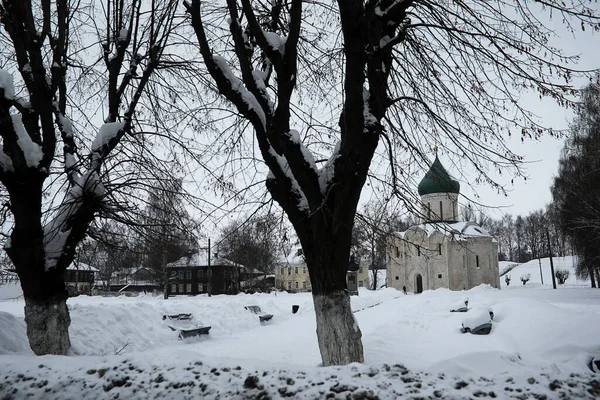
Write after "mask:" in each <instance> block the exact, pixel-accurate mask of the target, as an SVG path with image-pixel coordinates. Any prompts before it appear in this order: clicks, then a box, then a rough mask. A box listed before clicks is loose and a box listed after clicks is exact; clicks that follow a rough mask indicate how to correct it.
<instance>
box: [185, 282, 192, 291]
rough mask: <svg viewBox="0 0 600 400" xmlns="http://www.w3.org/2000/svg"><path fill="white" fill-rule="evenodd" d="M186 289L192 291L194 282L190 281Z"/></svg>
mask: <svg viewBox="0 0 600 400" xmlns="http://www.w3.org/2000/svg"><path fill="white" fill-rule="evenodd" d="M186 289H187V292H188V293H192V284H191V283H188V284H187V287H186Z"/></svg>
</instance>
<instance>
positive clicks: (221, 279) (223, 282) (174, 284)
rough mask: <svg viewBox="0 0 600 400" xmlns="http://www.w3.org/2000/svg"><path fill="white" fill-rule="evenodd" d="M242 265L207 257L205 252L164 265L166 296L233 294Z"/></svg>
mask: <svg viewBox="0 0 600 400" xmlns="http://www.w3.org/2000/svg"><path fill="white" fill-rule="evenodd" d="M242 268H243V265H240V264H237V263H234V262H233V261H230V260H227V259H224V258H218V257H215V258H211V260H210V265H209V260H208V256H207V254H206V253H205V252H198V253H195V254H192V255H190V256H185V257H182V258H180V259H179V260H177V261H175V262H172V263H169V264H167V266H166V268H165V270H166V274H167V280H168V283H167V294H168V295H169V296H174V295H196V294H203V293H208V294H237V293H238V292H239V290H240V286H239V282H240V269H242Z"/></svg>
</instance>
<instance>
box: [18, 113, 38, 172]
mask: <svg viewBox="0 0 600 400" xmlns="http://www.w3.org/2000/svg"><path fill="white" fill-rule="evenodd" d="M10 117H11V119H12V124H13V128H14V130H15V133H16V134H17V144H18V145H19V147H20V148H21V151H22V152H23V157H24V158H25V162H26V163H27V166H28V167H29V168H37V167H38V166H39V165H40V161H42V158H43V156H44V154H43V153H42V148H41V147H40V145H38V144H37V143H35V142H34V141H33V140H32V139H31V136H29V134H28V133H27V131H26V130H25V126H24V125H23V121H22V120H21V115H19V114H12V115H11V116H10Z"/></svg>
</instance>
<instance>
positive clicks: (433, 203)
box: [421, 193, 458, 222]
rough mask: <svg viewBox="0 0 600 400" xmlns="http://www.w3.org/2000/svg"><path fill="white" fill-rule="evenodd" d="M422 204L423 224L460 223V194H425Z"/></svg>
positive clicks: (422, 197)
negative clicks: (433, 222) (435, 222)
mask: <svg viewBox="0 0 600 400" xmlns="http://www.w3.org/2000/svg"><path fill="white" fill-rule="evenodd" d="M421 203H422V204H421V212H422V215H423V222H427V221H458V194H456V193H432V194H425V195H423V196H421ZM440 204H441V207H440Z"/></svg>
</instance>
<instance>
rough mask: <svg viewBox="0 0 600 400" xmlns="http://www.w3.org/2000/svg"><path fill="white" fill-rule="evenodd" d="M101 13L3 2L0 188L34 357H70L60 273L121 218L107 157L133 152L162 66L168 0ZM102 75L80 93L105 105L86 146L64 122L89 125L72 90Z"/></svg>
mask: <svg viewBox="0 0 600 400" xmlns="http://www.w3.org/2000/svg"><path fill="white" fill-rule="evenodd" d="M98 5H99V6H101V7H100V9H98V8H96V7H95V6H94V5H93V4H92V5H88V4H84V3H82V2H79V1H71V0H56V1H54V2H51V1H50V0H41V1H39V2H32V1H31V0H2V2H1V4H0V23H1V24H2V26H3V30H2V32H0V42H1V43H2V46H3V48H2V54H3V55H4V56H7V58H6V59H3V60H1V61H0V65H2V69H1V70H0V136H1V137H2V151H1V152H0V164H1V167H2V168H1V170H0V182H1V183H2V185H3V186H4V188H5V189H6V191H7V192H8V195H9V197H10V211H11V213H12V216H13V218H14V227H13V229H12V231H11V233H10V242H9V243H7V244H6V246H5V248H6V252H7V254H8V255H9V257H10V259H11V260H12V262H13V263H14V265H15V268H16V271H17V273H18V275H19V278H20V281H21V286H22V288H23V293H24V297H25V322H26V323H27V335H28V338H29V343H30V345H31V348H32V350H33V351H34V352H35V353H36V354H66V353H67V350H68V349H69V347H70V339H69V334H68V329H69V324H70V317H69V312H68V309H67V305H66V299H67V296H68V294H67V290H66V288H65V283H64V281H63V273H64V271H65V269H66V268H67V267H68V266H69V265H70V264H71V262H72V261H73V257H74V254H75V249H76V247H77V244H78V243H79V242H80V241H81V240H82V239H83V238H84V235H85V233H86V231H87V229H88V227H89V225H90V223H91V222H92V221H93V220H94V219H95V217H96V216H97V215H98V214H100V213H103V214H106V215H113V214H115V211H117V210H118V208H117V207H116V206H115V204H114V203H112V202H111V200H114V198H113V194H112V193H111V191H110V190H108V188H109V185H108V179H109V177H110V175H111V174H109V172H110V168H108V167H107V166H108V165H113V166H114V164H110V163H109V160H110V157H111V156H112V155H113V154H114V153H115V152H117V153H118V152H119V151H120V150H122V149H123V148H125V147H132V146H135V139H133V135H134V133H135V132H136V130H137V128H136V127H138V126H139V125H138V124H139V120H136V110H137V108H138V106H139V104H140V100H141V98H142V97H143V96H144V95H145V93H146V91H147V88H148V86H149V85H150V82H151V80H152V78H153V76H154V75H155V74H156V73H157V71H158V70H159V68H160V66H161V65H162V64H161V63H162V60H163V56H164V50H165V47H166V45H167V42H168V39H169V35H170V33H171V31H172V29H173V15H174V12H175V8H176V1H175V0H155V1H153V2H152V3H151V4H142V2H141V1H140V0H127V1H123V0H105V1H102V2H99V3H98ZM94 36H95V37H97V38H98V41H99V43H97V44H98V45H99V46H98V48H97V50H100V51H99V53H100V54H101V55H100V56H99V57H95V56H91V55H89V54H86V51H87V49H89V48H90V47H89V45H90V43H84V42H83V40H85V38H86V37H94ZM82 55H85V56H86V58H89V60H91V64H90V61H83V60H82V58H81V57H82ZM88 56H89V57H88ZM102 65H103V66H104V68H103V69H102V68H101V67H102ZM100 70H103V72H101V73H100V72H99V73H98V74H97V75H95V76H94V78H95V79H96V80H97V81H96V84H98V83H100V85H98V86H97V87H93V86H91V85H90V86H87V87H86V88H85V89H81V90H82V91H85V92H86V96H87V97H88V98H90V97H92V98H94V99H95V101H96V102H97V103H96V106H98V104H102V102H103V101H104V99H106V103H105V104H106V109H105V114H104V124H100V126H97V127H96V132H95V134H94V135H93V136H95V139H94V140H93V141H92V140H90V141H87V140H86V135H85V134H84V132H82V131H81V130H80V129H79V128H78V127H81V126H82V125H84V124H83V123H82V122H83V121H79V120H73V119H71V118H69V117H70V115H69V114H72V115H78V116H81V118H82V120H83V119H84V118H86V117H85V116H83V115H82V114H77V112H76V110H77V107H78V106H79V104H73V103H72V102H71V100H73V98H72V96H74V95H75V93H76V92H77V91H78V89H76V87H77V86H78V85H79V84H82V85H84V86H85V85H86V84H89V82H86V76H85V74H86V73H88V72H89V71H100ZM81 71H83V72H81ZM80 72H81V75H79V77H80V78H81V80H78V79H77V74H78V73H80ZM11 73H12V76H11ZM15 76H16V78H15ZM13 82H14V83H13ZM15 85H16V86H15ZM59 143H60V144H61V145H62V156H63V157H62V158H63V159H62V163H61V161H59V159H58V157H59V156H60V155H61V153H60V152H59V151H58V145H59ZM120 143H126V146H125V147H122V146H119V147H118V145H119V144H120ZM115 149H117V150H115ZM117 163H118V161H117ZM49 178H50V179H49ZM56 179H58V180H56ZM60 179H62V181H61V180H60ZM52 182H58V183H57V184H59V185H63V186H62V190H60V191H59V192H57V193H55V194H54V195H53V201H52V204H48V203H47V202H45V200H44V199H45V195H46V194H47V193H45V190H46V188H47V186H48V185H50V184H51V183H52ZM118 184H120V185H123V184H124V183H123V182H118ZM52 206H55V207H52ZM48 210H51V211H50V212H47V211H48Z"/></svg>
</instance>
